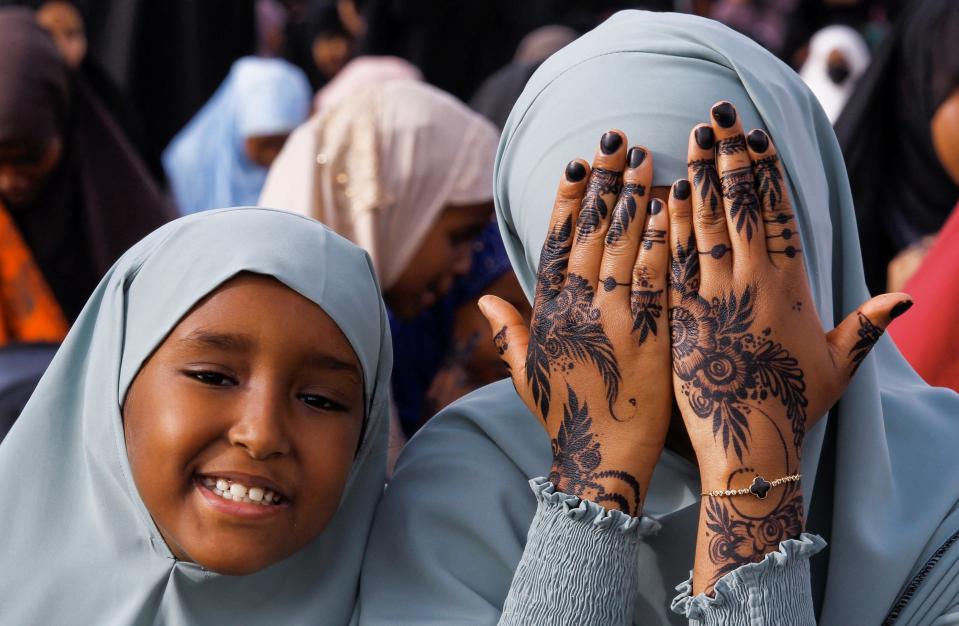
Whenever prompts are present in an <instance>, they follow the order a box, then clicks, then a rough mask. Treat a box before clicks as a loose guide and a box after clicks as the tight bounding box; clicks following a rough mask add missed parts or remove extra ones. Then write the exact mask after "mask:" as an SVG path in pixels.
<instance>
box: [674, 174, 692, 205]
mask: <svg viewBox="0 0 959 626" xmlns="http://www.w3.org/2000/svg"><path fill="white" fill-rule="evenodd" d="M673 196H674V197H675V198H676V199H677V200H685V199H687V198H688V197H689V181H688V180H686V179H685V178H683V179H680V180H677V181H676V182H675V183H674V184H673Z"/></svg>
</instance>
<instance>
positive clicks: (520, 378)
mask: <svg viewBox="0 0 959 626" xmlns="http://www.w3.org/2000/svg"><path fill="white" fill-rule="evenodd" d="M477 304H478V305H479V308H480V311H481V312H482V313H483V316H484V317H486V321H487V322H489V327H490V331H492V333H493V343H494V344H495V345H496V350H497V351H498V352H499V355H500V358H502V359H503V362H504V363H506V367H507V368H509V371H510V375H511V376H512V377H513V385H514V386H515V387H516V390H517V391H519V392H520V396H525V395H526V394H524V393H522V391H521V390H522V389H524V388H525V385H526V349H527V347H528V345H529V328H527V327H526V321H525V320H524V319H523V316H522V315H520V314H519V311H517V310H516V307H514V306H513V305H512V304H510V303H509V302H507V301H506V300H503V299H502V298H497V297H496V296H483V297H482V298H480V299H479V302H478V303H477ZM521 384H522V385H523V387H521V386H520V385H521Z"/></svg>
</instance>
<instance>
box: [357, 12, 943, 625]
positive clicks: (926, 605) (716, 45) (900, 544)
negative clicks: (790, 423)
mask: <svg viewBox="0 0 959 626" xmlns="http://www.w3.org/2000/svg"><path fill="white" fill-rule="evenodd" d="M718 100H729V101H731V102H733V103H734V104H735V105H736V107H737V110H738V111H739V114H740V115H741V116H742V118H743V123H744V125H745V127H746V128H747V129H750V128H756V127H759V128H764V129H766V130H767V131H768V132H769V134H770V135H771V136H772V137H773V139H774V141H775V142H776V147H777V149H778V150H779V153H780V157H781V159H782V162H783V164H784V166H785V169H786V174H787V177H788V179H789V184H790V195H791V198H792V201H793V206H794V207H796V212H797V219H798V220H799V225H800V228H801V236H802V239H803V250H804V253H805V254H804V256H805V261H806V268H807V270H808V274H809V276H810V280H811V283H812V292H813V294H814V297H815V301H816V306H817V310H818V311H819V314H820V317H821V318H822V321H823V326H824V327H825V328H827V329H829V328H832V327H833V326H834V324H835V321H836V320H839V319H842V318H843V317H844V316H845V315H847V314H848V313H850V312H851V311H853V310H855V308H856V307H857V306H858V305H859V304H861V303H862V302H864V301H865V300H866V299H868V297H869V295H868V293H867V291H866V288H865V284H864V281H863V272H862V263H861V260H860V259H861V256H860V250H859V243H858V237H857V230H856V223H855V215H854V212H853V206H852V198H851V195H850V191H849V184H848V181H847V177H846V171H845V167H844V165H843V160H842V155H841V153H840V151H839V147H838V145H837V143H836V139H835V136H834V134H833V131H832V129H831V127H830V124H829V120H828V119H827V118H826V116H825V114H824V113H823V111H822V109H821V108H820V106H819V105H818V103H817V102H816V100H815V97H814V96H813V95H812V93H811V92H809V91H808V89H807V88H806V87H805V86H804V85H803V83H802V81H801V80H800V79H799V77H798V76H797V75H796V74H795V73H794V72H793V71H792V70H791V69H789V68H788V67H786V66H785V65H784V64H782V63H781V62H779V61H778V60H776V59H775V58H774V57H773V56H772V55H771V54H770V53H768V52H767V51H766V50H764V49H763V48H761V47H760V46H759V45H757V44H755V43H753V42H752V41H750V40H748V39H747V38H746V37H744V36H741V35H739V34H737V33H735V32H733V31H732V30H730V29H728V28H726V27H724V26H722V25H721V24H719V23H716V22H713V21H710V20H705V19H701V18H696V17H692V16H688V15H678V14H656V13H647V12H638V11H626V12H622V13H619V14H617V15H615V16H614V17H612V18H611V19H609V20H608V21H607V22H605V23H604V24H602V25H601V26H600V27H598V28H597V29H595V30H593V31H592V32H590V33H588V34H586V35H585V36H583V37H582V38H580V39H579V40H577V41H575V42H574V43H572V44H570V45H569V46H567V47H566V48H564V49H563V50H561V51H559V52H558V53H556V54H554V55H553V56H552V57H550V58H549V59H548V60H547V61H546V62H545V63H543V65H542V66H541V67H540V68H539V69H538V70H537V72H536V73H535V74H534V75H533V77H532V78H531V79H530V81H529V83H528V84H527V86H526V89H525V91H524V92H523V94H522V96H521V97H520V98H519V100H518V101H517V103H516V105H515V107H514V108H513V112H512V114H511V115H510V117H509V120H508V121H507V123H506V126H505V129H504V132H503V136H502V138H501V141H500V146H499V151H498V154H497V160H496V169H495V198H496V211H497V218H498V221H499V224H500V228H501V232H502V234H503V239H504V241H505V242H506V247H507V250H508V251H509V255H510V259H511V260H512V263H513V268H514V270H515V271H516V274H517V276H518V277H519V279H520V282H521V284H522V285H523V287H524V289H525V290H526V294H527V296H528V297H530V299H532V296H533V290H534V288H535V279H534V278H535V268H536V267H537V264H538V260H539V254H540V249H541V247H542V243H543V240H544V238H545V236H546V229H547V223H548V220H549V216H550V211H551V207H552V204H553V198H554V194H555V190H556V185H557V183H558V181H559V178H560V176H561V174H562V171H563V168H564V166H565V164H566V163H567V162H568V161H569V160H570V159H571V158H574V157H589V156H590V155H592V154H593V152H594V150H595V145H596V141H597V140H598V138H599V137H600V135H602V133H603V132H605V131H607V130H609V129H610V128H619V129H622V130H624V131H625V132H626V133H627V135H628V136H629V140H630V142H631V143H633V144H637V143H639V144H643V145H646V146H648V147H649V148H650V149H651V150H652V152H653V155H654V158H655V174H654V184H655V185H669V184H670V183H672V182H673V181H674V180H675V179H677V178H680V177H685V176H686V148H687V140H688V137H689V132H690V130H691V129H692V127H693V126H694V125H695V124H697V123H700V122H704V121H707V115H708V112H709V108H710V106H711V105H712V104H713V103H715V102H716V101H718ZM876 182H877V184H878V183H879V182H880V181H876ZM906 323H908V320H907V322H906ZM930 332H935V329H930ZM827 432H828V433H829V436H828V438H827V437H826V434H827ZM824 444H825V445H824ZM957 445H959V396H957V395H956V394H955V393H954V392H952V391H949V390H945V389H935V388H931V387H929V386H927V385H926V384H925V383H923V382H922V380H921V379H920V378H919V377H918V376H917V375H916V374H915V373H914V372H913V371H912V369H911V368H910V367H909V365H908V364H907V363H906V362H905V360H904V359H903V358H902V357H901V356H900V354H899V352H898V350H897V349H896V347H895V346H894V345H893V343H892V341H891V340H890V339H888V338H884V339H882V340H881V341H880V342H879V343H878V345H877V346H876V347H875V349H874V350H873V352H872V354H871V356H870V357H869V358H868V359H867V360H866V361H865V362H864V363H863V364H862V367H860V369H859V372H858V374H857V375H856V378H855V380H854V381H853V382H852V384H851V385H850V387H849V389H848V391H847V392H846V393H845V395H844V396H843V398H842V400H841V401H840V402H839V404H838V406H837V407H836V409H834V410H833V411H832V412H831V414H830V415H829V416H828V417H827V418H826V419H824V420H822V421H821V422H820V423H819V424H817V426H816V427H815V428H813V429H812V430H811V432H810V433H809V434H808V436H807V439H806V451H805V458H804V459H803V467H802V473H803V476H804V479H803V486H804V489H805V493H806V495H807V502H808V501H811V511H810V515H809V521H808V530H809V531H810V532H813V533H821V534H823V535H824V536H825V537H826V538H827V539H828V540H829V542H830V546H829V548H828V551H827V552H824V553H823V554H820V555H819V556H817V557H815V558H814V560H813V565H812V569H813V572H814V574H813V576H814V580H813V588H814V590H815V591H814V595H815V596H816V601H817V605H818V608H819V609H820V613H819V614H820V623H821V624H832V625H843V626H845V625H848V624H878V623H880V622H882V620H883V619H884V618H885V617H886V615H887V614H888V613H889V612H890V610H891V605H892V604H893V603H894V602H895V601H896V599H897V598H898V597H899V596H900V593H901V592H902V591H903V589H904V587H905V586H906V585H907V584H908V583H909V581H910V580H911V579H912V578H913V577H914V576H916V574H917V572H918V571H919V570H920V568H922V567H923V565H924V564H925V563H926V562H927V560H928V559H929V558H930V557H931V556H932V555H933V554H934V553H936V551H937V550H938V549H939V548H940V546H943V545H944V544H948V542H949V540H950V538H955V537H956V535H955V534H954V533H956V532H957V531H959V512H957V502H959V458H957V455H956V453H955V450H956V447H957ZM444 446H448V447H453V448H455V452H447V451H445V450H443V447H444ZM550 461H551V457H550V451H549V442H548V440H547V437H546V435H545V433H544V432H543V429H542V428H541V427H540V426H539V425H538V424H537V423H536V420H535V418H534V417H532V416H531V415H530V414H529V412H528V411H527V410H526V408H525V406H524V405H523V404H522V402H521V401H520V400H519V398H518V397H517V396H516V394H515V392H513V391H512V388H511V384H510V383H509V382H508V381H504V382H500V383H496V384H494V385H491V386H489V387H486V388H484V389H482V390H479V391H477V392H476V393H474V394H472V395H470V396H467V397H466V398H464V399H463V400H461V401H459V402H458V403H456V404H454V405H453V406H452V407H450V408H449V409H447V410H446V411H444V412H443V413H442V414H440V415H439V416H438V417H437V418H434V420H433V422H431V423H430V424H428V425H427V426H426V428H424V429H423V431H421V432H420V433H419V434H418V435H417V437H415V438H414V439H413V440H412V441H411V442H410V444H409V446H408V448H407V450H406V451H405V452H404V454H403V456H402V457H401V458H400V461H399V464H398V465H397V468H396V471H395V473H394V476H393V481H392V482H391V484H390V487H389V489H388V490H387V495H386V497H385V498H384V501H383V502H382V504H381V507H380V510H379V512H378V514H377V521H376V524H375V526H374V530H373V534H372V536H371V542H370V548H369V550H368V553H367V561H366V564H365V565H364V574H363V591H362V603H363V612H364V615H367V614H368V615H370V616H373V617H376V616H378V615H384V613H383V612H382V611H381V608H380V607H383V606H385V605H384V603H383V600H384V599H387V600H389V599H392V600H395V599H397V598H398V597H399V596H400V595H401V594H402V591H397V590H396V587H397V585H402V581H401V580H400V579H404V578H410V579H415V578H416V577H419V579H420V580H423V579H424V578H426V579H428V580H429V585H430V586H431V587H438V588H440V590H439V591H437V592H432V591H425V592H422V593H423V594H424V595H426V596H427V598H426V600H425V601H424V605H425V606H426V608H424V609H423V614H425V615H428V614H429V612H431V611H432V612H433V613H434V614H444V615H451V614H452V615H463V612H462V611H460V610H459V609H458V605H460V604H463V605H466V606H469V607H471V609H472V610H473V611H474V612H475V613H479V612H481V611H484V610H487V609H486V607H492V608H493V609H494V610H498V605H500V606H501V602H502V598H503V597H505V591H506V589H508V587H509V579H510V578H511V575H512V567H515V564H516V562H517V561H518V559H519V556H520V554H521V552H522V542H523V540H524V538H525V531H526V528H528V524H529V519H530V518H531V517H532V513H533V510H534V503H533V498H532V496H531V494H530V493H529V491H528V489H526V488H525V485H524V484H523V483H524V479H525V478H530V477H532V476H537V475H545V474H546V473H547V472H548V468H549V463H550ZM429 476H432V477H434V482H435V483H436V484H435V486H431V487H430V488H429V489H428V494H427V495H426V496H422V497H421V496H419V495H418V494H417V493H416V492H417V491H420V490H423V487H424V485H426V484H427V480H428V477H429ZM437 477H446V478H443V479H442V480H440V479H439V478H437ZM473 477H481V478H479V479H476V478H473ZM457 481H461V482H462V483H464V484H459V485H457V484H455V483H456V482H457ZM467 481H468V482H467ZM467 484H468V485H469V487H468V489H469V493H475V494H483V495H482V496H479V495H477V496H474V499H475V500H477V501H479V502H474V506H472V507H470V511H469V513H468V514H465V513H464V514H462V515H460V514H459V513H457V512H456V511H455V507H452V506H451V503H453V502H457V501H462V499H463V498H464V497H466V496H464V494H463V489H466V488H467V487H466V486H465V485H467ZM699 491H700V489H699V485H698V472H697V471H696V469H695V467H694V466H693V465H692V464H691V463H689V462H688V461H686V460H685V459H682V458H680V457H679V456H678V455H676V454H674V453H672V452H671V451H669V450H666V451H665V452H664V454H663V457H662V459H661V461H660V463H659V465H658V466H657V469H656V473H655V475H654V477H653V482H652V485H651V487H650V494H649V498H648V501H647V504H646V512H647V514H649V515H652V516H653V517H657V518H659V519H660V520H661V521H662V523H663V529H662V531H661V533H660V535H659V536H658V537H655V538H652V539H650V540H648V541H647V542H646V543H645V545H644V546H643V548H642V550H643V551H642V554H641V560H640V564H639V572H640V589H639V601H638V602H637V606H638V609H637V615H636V623H639V624H654V623H663V622H665V621H673V622H675V623H683V622H684V620H683V619H682V618H680V617H679V616H673V615H669V614H668V612H669V609H668V604H669V600H670V598H671V597H672V595H674V592H673V591H672V587H673V586H675V585H676V584H678V583H680V582H681V581H682V580H684V579H685V578H686V576H687V574H688V572H689V569H690V568H691V567H692V563H693V547H694V543H695V538H696V535H695V533H696V530H695V529H696V520H697V517H698V512H699V502H698V500H699V498H698V493H699ZM427 498H428V499H429V500H427ZM483 498H485V499H483ZM430 501H435V502H440V503H444V504H445V507H444V508H440V507H438V506H431V504H430ZM477 504H480V506H477ZM481 504H488V505H490V506H489V507H483V506H481ZM417 507H422V508H420V509H418V508H417ZM486 508H493V509H495V511H494V512H489V511H486ZM504 512H505V513H504ZM457 515H459V516H458V517H455V516H457ZM524 524H525V525H524ZM420 527H422V528H423V530H418V528H420ZM401 530H402V531H403V532H405V533H406V536H407V541H408V542H410V543H411V544H413V545H414V546H416V548H415V549H417V550H419V551H422V552H424V553H425V555H424V556H422V557H418V556H416V555H413V554H412V551H411V550H407V549H406V548H405V547H404V546H403V545H399V546H397V545H395V544H393V545H390V544H389V543H388V542H389V538H390V537H391V536H393V535H394V534H395V533H397V532H400V531H401ZM444 531H445V532H444ZM421 535H422V536H421ZM427 537H430V538H431V540H432V541H436V542H439V541H444V540H445V544H444V546H446V547H444V548H443V551H444V553H442V554H438V553H432V552H430V550H429V544H428V543H427V542H426V538H427ZM457 538H459V539H460V542H461V543H465V544H466V546H467V547H466V548H464V549H460V548H459V547H457ZM950 545H951V544H950ZM450 546H452V547H450ZM478 546H480V547H481V550H482V552H481V551H480V550H477V547H478ZM491 547H492V548H491ZM470 550H473V552H472V553H471V552H470ZM485 552H492V555H491V556H486V555H484V554H485ZM447 554H450V555H451V556H449V557H447ZM475 554H479V555H480V556H474V555H475ZM388 559H392V563H394V565H391V567H392V568H393V570H396V569H397V568H399V569H401V571H400V572H399V573H391V572H390V571H387V570H386V568H385V566H383V565H382V563H383V562H385V561H386V560H388ZM463 559H468V561H467V562H468V563H469V566H468V569H467V568H465V567H462V566H460V565H457V561H458V560H460V561H461V560H463ZM397 563H398V564H399V565H396V564H397ZM826 564H828V567H825V566H824V565H826ZM437 568H445V570H444V571H443V573H442V575H435V574H434V573H433V572H434V571H435V570H436V569H437ZM384 581H391V582H392V583H393V586H392V587H391V586H389V585H385V584H384ZM397 581H400V582H397ZM447 581H449V582H447ZM415 584H416V583H411V584H410V585H411V587H410V588H408V589H407V590H406V593H407V597H408V594H412V593H420V590H419V589H416V588H414V587H413V585H415ZM400 589H401V590H402V587H400ZM390 594H392V598H391V595H390ZM957 596H959V544H957V546H956V547H955V548H953V549H952V550H947V551H944V552H943V554H941V555H940V556H939V558H938V561H937V562H936V565H935V566H934V567H933V568H932V569H931V571H929V572H928V573H927V574H925V575H924V582H923V584H922V585H921V586H920V587H919V588H918V591H917V592H916V593H915V594H914V595H913V596H912V598H911V600H909V601H908V603H907V604H906V606H905V607H904V608H903V609H902V610H900V611H899V612H898V613H897V614H898V615H899V621H897V622H896V623H900V624H907V623H909V624H912V623H925V624H928V623H930V621H929V620H930V616H932V615H935V616H938V615H940V614H943V613H946V612H948V610H949V609H950V608H951V607H952V608H953V610H954V611H956V612H957V617H956V619H959V609H957V608H954V605H956V604H957V602H959V601H957V600H956V598H957ZM475 613H474V614H475ZM371 619H372V617H371ZM373 621H376V620H375V619H374V620H373Z"/></svg>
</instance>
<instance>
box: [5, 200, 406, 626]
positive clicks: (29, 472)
mask: <svg viewBox="0 0 959 626" xmlns="http://www.w3.org/2000/svg"><path fill="white" fill-rule="evenodd" d="M239 272H254V273H258V274H263V275H267V276H272V277H274V278H276V279H277V280H279V281H280V282H282V283H283V284H285V285H286V286H288V287H289V288H290V289H293V290H294V291H296V292H298V293H299V294H301V295H303V296H304V297H306V298H309V299H310V300H312V301H313V302H315V303H316V304H318V305H319V306H321V307H322V308H323V310H324V311H326V313H327V314H329V316H330V317H331V318H333V320H334V321H335V322H336V323H337V325H338V326H339V327H340V329H341V330H342V331H343V334H344V335H345V336H346V337H347V339H348V340H349V342H350V344H351V345H352V346H353V349H354V351H355V352H356V355H357V358H358V359H359V361H360V364H361V366H362V370H363V376H364V393H365V399H366V420H367V421H366V426H365V431H364V436H363V440H362V442H361V445H360V448H359V451H358V452H357V454H356V458H355V460H354V463H353V467H352V469H351V473H350V476H349V479H348V482H347V486H346V489H345V492H344V495H343V498H342V501H341V502H340V506H339V509H338V510H337V512H336V515H335V516H334V517H333V519H332V520H331V522H330V524H329V526H328V527H327V528H326V529H325V530H324V531H323V533H322V534H321V535H320V536H319V537H318V538H317V539H316V540H315V541H313V542H312V543H311V544H310V545H308V546H307V547H306V548H304V549H303V550H301V551H300V552H298V553H296V554H294V555H293V556H291V557H289V558H287V559H285V560H284V561H281V562H279V563H276V564H274V565H272V566H270V567H268V568H266V569H264V570H261V571H260V572H257V573H256V574H252V575H250V576H223V575H219V574H215V573H212V572H210V571H207V570H204V569H202V568H201V567H199V566H198V565H194V564H191V563H184V562H179V561H176V560H174V559H173V557H172V555H171V553H170V551H169V550H168V549H167V546H166V544H165V543H164V542H163V539H162V538H161V536H160V534H159V533H158V532H157V529H156V527H155V526H154V524H153V521H152V520H151V518H150V515H149V513H148V512H147V510H146V508H145V507H144V505H143V502H142V501H141V499H140V497H139V495H138V493H137V490H136V487H135V485H134V482H133V479H132V477H131V473H130V465H129V462H128V460H127V455H126V448H125V445H124V438H123V424H122V421H121V405H122V402H123V399H124V396H125V394H126V391H127V388H128V386H129V385H130V383H131V382H132V380H133V378H134V377H135V376H136V374H137V372H138V371H139V369H140V366H141V365H142V364H143V362H144V361H145V359H146V358H147V357H148V356H149V355H150V354H151V353H152V352H153V350H154V349H155V348H156V347H157V346H158V345H159V344H160V343H161V342H162V341H163V339H164V337H165V336H166V335H167V334H168V333H169V332H170V330H172V329H173V327H174V326H175V325H176V324H177V322H178V321H179V320H180V319H181V318H182V317H183V316H184V315H185V314H186V313H187V312H188V311H189V310H190V309H191V308H192V307H193V306H194V304H196V303H197V302H198V301H199V300H200V299H202V298H203V297H204V296H205V295H206V294H208V293H210V292H211V291H212V290H213V289H215V288H216V287H217V286H219V285H220V284H222V283H223V282H225V281H227V280H229V279H230V278H232V277H233V276H235V275H236V274H238V273H239ZM391 365H392V355H391V348H390V338H389V326H388V324H387V320H386V313H385V309H384V307H383V304H382V300H381V298H380V289H379V286H378V284H377V282H376V278H375V276H374V273H373V269H372V266H371V264H370V260H369V257H368V256H367V254H366V253H365V252H364V251H362V250H360V249H359V248H357V247H356V246H354V245H353V244H351V243H349V242H348V241H347V240H345V239H343V238H342V237H340V236H338V235H336V234H335V233H333V232H332V231H330V230H329V229H327V228H326V227H324V226H322V225H320V224H319V223H317V222H315V221H313V220H311V219H308V218H304V217H300V216H296V215H292V214H289V213H283V212H280V211H274V210H270V209H227V210H223V211H217V212H210V213H204V214H199V215H194V216H189V217H185V218H182V219H179V220H177V221H175V222H172V223H170V224H167V225H166V226H163V227H162V228H160V229H158V230H157V231H155V232H154V233H153V234H151V235H149V236H148V237H146V238H145V239H143V240H142V241H141V242H140V243H138V244H137V245H135V246H134V247H133V248H131V249H130V250H129V251H128V252H127V253H126V254H125V255H123V257H122V258H121V259H120V260H119V261H118V262H117V263H116V265H114V267H113V268H112V269H111V270H110V271H109V272H108V273H107V275H106V276H105V277H104V278H103V280H102V282H101V283H100V285H99V287H97V289H96V291H95V292H94V294H93V296H92V297H91V298H90V300H89V302H88V303H87V305H86V308H85V309H84V310H83V313H82V314H81V315H80V317H79V319H78V320H77V322H76V324H75V326H74V327H73V329H72V330H71V331H70V334H69V335H68V336H67V338H66V340H65V341H64V343H63V345H62V347H61V348H60V350H59V352H58V353H57V355H56V357H55V358H54V360H53V362H52V364H51V365H50V367H49V369H48V370H47V372H46V374H45V375H44V376H43V379H42V380H41V381H40V384H39V386H38V387H37V389H36V391H35V393H34V394H33V396H32V397H31V399H30V401H29V403H28V404H27V406H26V408H25V409H24V410H23V413H22V414H21V416H20V418H19V420H18V421H17V422H16V424H14V426H13V429H12V430H11V431H10V434H9V435H8V436H7V438H6V439H5V440H4V441H3V443H2V445H0V477H2V480H3V484H4V500H5V502H6V504H5V505H4V506H3V508H2V511H3V512H2V514H0V537H3V542H2V543H0V562H2V563H3V567H2V568H0V622H3V623H4V624H137V625H140V624H307V623H314V624H315V623H328V624H346V623H347V622H348V621H349V620H350V618H351V615H352V612H353V607H354V598H355V596H356V588H357V583H358V579H359V569H360V563H361V559H362V556H363V551H364V548H365V545H366V539H367V535H368V531H369V527H370V524H371V521H372V518H373V511H374V509H375V507H376V503H377V501H378V500H379V498H380V494H381V493H382V490H383V480H384V475H385V464H386V440H387V429H388V419H387V415H388V410H389V408H388V407H389V401H388V395H387V394H388V387H389V372H390V368H391Z"/></svg>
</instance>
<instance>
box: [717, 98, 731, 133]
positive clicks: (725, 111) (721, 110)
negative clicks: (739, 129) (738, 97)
mask: <svg viewBox="0 0 959 626" xmlns="http://www.w3.org/2000/svg"><path fill="white" fill-rule="evenodd" d="M713 119H714V120H716V123H717V124H719V125H720V126H722V127H723V128H729V127H730V126H732V125H733V124H735V123H736V109H735V107H733V105H731V104H729V103H728V102H720V103H719V104H717V105H716V106H714V107H713Z"/></svg>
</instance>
